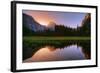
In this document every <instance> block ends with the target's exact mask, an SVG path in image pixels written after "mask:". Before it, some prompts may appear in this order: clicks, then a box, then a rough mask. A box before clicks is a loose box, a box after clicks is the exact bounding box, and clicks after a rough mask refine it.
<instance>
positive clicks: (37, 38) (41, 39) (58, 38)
mask: <svg viewBox="0 0 100 73" xmlns="http://www.w3.org/2000/svg"><path fill="white" fill-rule="evenodd" d="M23 40H27V41H49V40H51V41H53V40H90V37H42V36H41V37H39V36H37V37H36V36H35V37H34V36H33V37H32V36H29V37H27V36H25V37H23Z"/></svg>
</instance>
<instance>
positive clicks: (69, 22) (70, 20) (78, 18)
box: [22, 10, 86, 28]
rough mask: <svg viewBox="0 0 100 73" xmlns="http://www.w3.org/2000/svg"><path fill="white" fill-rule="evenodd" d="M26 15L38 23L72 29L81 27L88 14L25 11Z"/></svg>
mask: <svg viewBox="0 0 100 73" xmlns="http://www.w3.org/2000/svg"><path fill="white" fill-rule="evenodd" d="M22 12H23V13H25V14H28V15H30V16H32V17H33V18H34V19H35V20H36V21H37V22H38V23H40V24H42V25H45V26H48V24H49V23H50V22H54V23H56V24H58V25H64V26H67V27H71V28H77V26H78V27H79V26H81V23H82V20H83V19H84V17H85V15H86V13H79V12H58V11H37V10H23V11H22Z"/></svg>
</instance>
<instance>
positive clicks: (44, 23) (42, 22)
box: [39, 21, 48, 26]
mask: <svg viewBox="0 0 100 73" xmlns="http://www.w3.org/2000/svg"><path fill="white" fill-rule="evenodd" d="M39 23H40V24H41V25H44V26H48V23H46V22H44V21H40V22H39Z"/></svg>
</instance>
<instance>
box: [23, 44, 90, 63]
mask: <svg viewBox="0 0 100 73" xmlns="http://www.w3.org/2000/svg"><path fill="white" fill-rule="evenodd" d="M80 45H81V46H80ZM84 45H85V47H83V46H84ZM30 51H31V56H30V57H27V58H26V59H24V60H23V62H24V63H27V62H43V61H63V60H84V59H90V47H89V44H88V45H86V44H81V43H76V44H70V45H66V46H65V45H64V46H61V47H60V46H59V47H57V46H56V47H55V46H54V45H45V46H42V47H38V48H36V49H32V50H30ZM27 52H28V51H27Z"/></svg>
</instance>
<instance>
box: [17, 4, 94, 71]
mask: <svg viewBox="0 0 100 73" xmlns="http://www.w3.org/2000/svg"><path fill="white" fill-rule="evenodd" d="M22 9H26V10H48V11H63V12H86V13H91V39H92V40H91V60H77V61H56V62H39V63H36V62H35V63H22ZM16 11H17V12H16V13H17V14H16V16H17V22H16V26H17V29H16V34H17V38H16V39H17V41H16V42H17V44H16V54H17V55H16V58H17V59H16V62H17V63H16V65H17V70H22V69H39V68H52V67H73V66H85V65H95V63H96V62H95V59H96V44H95V43H96V42H95V40H96V39H95V38H96V36H95V34H96V33H95V32H96V29H95V28H96V21H95V19H96V10H95V8H80V7H67V6H66V7H63V6H61V7H60V6H47V5H46V6H45V5H34V4H33V5H31V4H30V5H28V4H17V10H16Z"/></svg>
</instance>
